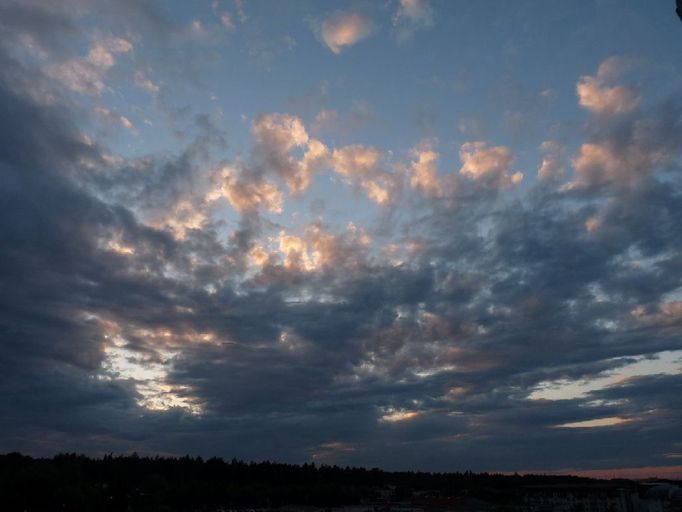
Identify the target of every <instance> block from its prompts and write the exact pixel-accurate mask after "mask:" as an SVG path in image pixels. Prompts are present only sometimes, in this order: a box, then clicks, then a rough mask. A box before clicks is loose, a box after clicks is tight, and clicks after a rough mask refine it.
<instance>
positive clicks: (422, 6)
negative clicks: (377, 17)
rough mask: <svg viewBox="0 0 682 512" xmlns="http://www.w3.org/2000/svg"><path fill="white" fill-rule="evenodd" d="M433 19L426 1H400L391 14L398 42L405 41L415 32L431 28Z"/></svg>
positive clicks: (431, 11)
mask: <svg viewBox="0 0 682 512" xmlns="http://www.w3.org/2000/svg"><path fill="white" fill-rule="evenodd" d="M433 18H434V15H433V9H432V8H431V6H430V5H429V2H428V0H400V3H399V5H398V7H397V9H396V11H395V13H394V14H393V26H394V27H395V28H396V31H397V36H398V40H399V41H405V40H406V39H409V38H410V37H411V36H412V34H414V32H416V31H417V30H420V29H424V28H429V27H431V26H433Z"/></svg>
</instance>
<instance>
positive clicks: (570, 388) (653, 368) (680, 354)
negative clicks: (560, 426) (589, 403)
mask: <svg viewBox="0 0 682 512" xmlns="http://www.w3.org/2000/svg"><path fill="white" fill-rule="evenodd" d="M680 373H682V350H667V351H664V352H659V353H657V354H653V355H652V356H644V355H642V356H638V357H637V361H636V362H634V363H629V364H626V365H624V366H622V367H620V368H618V369H616V370H611V371H606V372H602V373H600V374H599V375H597V376H595V377H593V378H590V379H583V380H575V381H574V380H568V379H559V380H555V381H544V382H541V383H539V384H538V385H537V386H536V387H535V389H534V390H533V392H532V393H531V394H530V395H529V396H528V398H530V399H531V400H572V399H576V398H584V397H585V396H587V395H588V394H589V393H590V392H592V391H598V390H600V389H605V388H609V387H612V386H617V385H618V384H622V383H624V382H625V381H627V380H628V379H631V378H633V377H644V376H647V375H661V374H663V375H677V374H680ZM578 423H581V422H578ZM574 425H577V423H576V424H574ZM564 426H567V425H564Z"/></svg>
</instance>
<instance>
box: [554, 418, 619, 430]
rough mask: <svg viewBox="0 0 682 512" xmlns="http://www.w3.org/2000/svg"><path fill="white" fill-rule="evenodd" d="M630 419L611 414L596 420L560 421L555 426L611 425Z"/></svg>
mask: <svg viewBox="0 0 682 512" xmlns="http://www.w3.org/2000/svg"><path fill="white" fill-rule="evenodd" d="M629 422H630V420H627V419H625V418H619V417H617V416H612V417H609V418H598V419H596V420H585V421H574V422H571V423H562V424H561V425H557V426H556V428H599V427H613V426H615V425H622V424H623V423H629Z"/></svg>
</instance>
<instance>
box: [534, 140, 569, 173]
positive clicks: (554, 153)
mask: <svg viewBox="0 0 682 512" xmlns="http://www.w3.org/2000/svg"><path fill="white" fill-rule="evenodd" d="M540 149H542V151H543V152H544V154H545V155H544V158H543V159H542V163H541V164H540V168H539V169H538V177H539V178H540V179H541V180H544V181H555V180H559V179H561V178H563V177H564V175H565V172H566V170H565V164H566V148H565V147H564V146H563V144H561V143H560V142H558V141H555V140H546V141H545V142H543V143H542V144H541V146H540Z"/></svg>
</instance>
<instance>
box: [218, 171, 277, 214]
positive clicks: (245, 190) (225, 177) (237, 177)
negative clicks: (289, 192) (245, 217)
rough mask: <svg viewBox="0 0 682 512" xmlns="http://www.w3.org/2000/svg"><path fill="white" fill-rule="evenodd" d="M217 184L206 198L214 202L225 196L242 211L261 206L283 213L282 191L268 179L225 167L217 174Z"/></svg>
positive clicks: (273, 211)
mask: <svg viewBox="0 0 682 512" xmlns="http://www.w3.org/2000/svg"><path fill="white" fill-rule="evenodd" d="M215 179H216V180H217V186H216V187H215V188H214V189H213V190H211V191H210V192H209V194H208V195H207V197H206V199H207V200H208V201H209V202H214V201H216V200H217V199H220V198H225V199H227V200H228V201H229V202H230V204H231V205H232V206H233V207H234V208H235V209H236V210H238V211H240V212H251V211H256V210H258V209H259V208H264V209H265V210H267V211H269V212H272V213H282V202H283V200H284V198H283V195H282V192H281V191H280V190H279V188H277V186H276V185H275V184H274V183H272V182H270V181H268V180H266V179H260V180H259V179H255V180H254V179H251V178H250V177H248V176H245V175H244V173H243V172H242V171H240V170H238V169H236V168H234V167H229V166H226V167H223V168H222V169H221V170H220V172H219V173H218V174H217V175H216V178H215Z"/></svg>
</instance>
